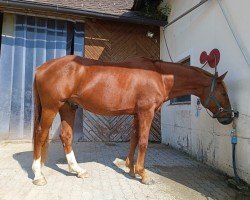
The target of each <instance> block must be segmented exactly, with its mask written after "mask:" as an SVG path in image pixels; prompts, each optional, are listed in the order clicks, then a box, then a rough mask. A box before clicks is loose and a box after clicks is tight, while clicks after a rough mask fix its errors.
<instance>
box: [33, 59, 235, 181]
mask: <svg viewBox="0 0 250 200" xmlns="http://www.w3.org/2000/svg"><path fill="white" fill-rule="evenodd" d="M225 74H226V73H225ZM225 74H224V75H222V76H220V77H218V76H216V75H215V76H214V75H212V74H210V73H208V72H206V71H204V70H202V69H199V68H196V67H191V66H190V67H189V66H188V67H187V66H183V65H181V64H174V63H168V62H163V61H159V60H150V59H147V58H141V57H138V58H133V59H128V60H126V61H125V62H123V63H104V62H100V61H97V60H91V59H86V58H82V57H77V56H65V57H62V58H59V59H55V60H51V61H48V62H46V63H45V64H43V65H42V66H40V67H38V68H37V70H36V73H35V79H34V97H35V117H34V136H33V140H34V141H33V142H34V160H33V164H32V169H33V172H34V174H35V177H34V180H33V183H34V184H36V185H45V184H46V179H45V178H44V176H43V174H42V171H41V166H42V164H43V163H44V160H45V157H46V149H47V146H48V138H49V129H50V127H51V125H52V122H53V120H54V118H55V116H56V114H57V113H58V112H59V114H60V117H61V133H60V138H61V141H62V144H63V147H64V151H65V154H66V158H67V161H68V165H69V169H70V171H72V172H75V173H76V174H77V175H78V177H81V178H84V177H86V176H87V172H86V170H84V169H82V168H81V167H80V166H79V165H78V164H77V162H76V158H75V156H74V152H73V150H72V138H73V124H74V118H75V112H76V105H79V106H81V107H83V108H85V109H87V110H89V111H91V112H93V113H96V114H99V115H108V116H114V115H124V114H129V115H134V124H135V131H134V132H133V133H132V135H131V140H130V149H129V153H128V156H127V158H126V166H127V167H128V168H129V169H130V171H129V174H130V175H131V176H135V174H138V175H140V176H141V178H142V183H144V184H150V183H152V179H151V178H150V177H149V175H148V173H147V172H146V170H145V169H144V161H145V154H146V150H147V146H148V137H149V130H150V127H151V122H152V119H153V117H154V113H155V112H156V111H158V110H159V109H160V108H161V106H162V105H163V103H164V102H166V101H168V100H169V99H172V98H175V97H179V96H183V95H188V94H193V95H196V96H197V97H199V98H200V100H201V103H202V104H203V106H204V107H206V108H207V109H209V110H210V111H211V112H212V113H213V114H214V117H215V118H217V119H218V121H219V122H220V123H222V124H229V123H231V122H232V116H231V114H232V111H231V106H230V102H229V99H228V95H227V91H226V88H225V85H224V83H223V78H224V77H225ZM137 145H138V157H137V161H136V163H135V164H134V161H133V159H134V153H135V149H136V147H137Z"/></svg>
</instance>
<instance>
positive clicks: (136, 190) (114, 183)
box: [0, 142, 245, 200]
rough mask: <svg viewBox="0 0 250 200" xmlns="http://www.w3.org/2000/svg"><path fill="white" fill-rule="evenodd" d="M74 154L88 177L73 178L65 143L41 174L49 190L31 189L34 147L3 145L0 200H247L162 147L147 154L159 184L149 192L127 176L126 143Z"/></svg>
mask: <svg viewBox="0 0 250 200" xmlns="http://www.w3.org/2000/svg"><path fill="white" fill-rule="evenodd" d="M74 149H75V154H76V157H77V160H78V161H79V163H80V165H81V166H82V167H84V168H86V169H87V170H88V172H89V173H90V177H89V178H87V179H84V180H83V179H79V178H77V177H76V176H75V175H74V174H71V173H69V172H68V170H67V164H66V159H65V156H64V153H63V149H62V145H61V143H59V142H53V143H51V144H50V150H49V159H48V163H47V166H46V167H44V168H43V173H44V174H45V177H46V179H47V181H48V184H47V185H46V186H43V187H38V186H35V185H33V184H32V178H33V173H32V171H31V163H32V151H31V150H32V148H31V143H24V142H22V143H2V144H0V199H1V200H5V199H11V200H12V199H18V200H24V199H32V200H34V199H36V200H39V199H53V200H56V199H67V200H68V199H131V200H132V199H168V200H172V199H183V200H189V199H192V200H195V199H218V200H221V199H245V198H241V196H239V195H238V194H237V193H236V192H235V191H234V190H232V189H230V188H228V187H227V184H226V181H225V180H226V178H225V177H224V176H223V175H221V174H218V173H217V172H215V171H213V170H211V169H210V168H208V167H206V166H204V165H202V164H201V163H199V162H197V161H194V160H192V159H191V158H189V157H187V156H185V155H183V154H181V153H180V152H178V151H176V150H173V149H170V148H168V147H166V146H165V145H162V144H150V147H149V150H148V154H147V159H146V166H147V169H148V170H149V172H150V174H151V175H152V177H153V178H154V180H155V182H156V183H155V184H154V185H150V186H147V185H143V184H141V183H140V180H139V178H130V177H129V176H128V174H127V169H126V167H124V165H123V164H124V162H122V161H121V159H123V160H124V158H125V156H126V153H127V150H128V143H76V144H75V145H74ZM114 163H115V164H114Z"/></svg>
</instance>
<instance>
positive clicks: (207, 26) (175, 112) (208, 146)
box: [161, 0, 250, 183]
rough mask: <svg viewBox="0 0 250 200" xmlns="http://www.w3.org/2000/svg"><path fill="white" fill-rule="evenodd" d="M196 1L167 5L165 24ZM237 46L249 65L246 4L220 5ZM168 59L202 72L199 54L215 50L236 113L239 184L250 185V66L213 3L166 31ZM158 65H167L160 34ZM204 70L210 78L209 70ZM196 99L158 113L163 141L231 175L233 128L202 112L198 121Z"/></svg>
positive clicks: (227, 0)
mask: <svg viewBox="0 0 250 200" xmlns="http://www.w3.org/2000/svg"><path fill="white" fill-rule="evenodd" d="M199 2H200V1H199V0H186V1H183V0H168V3H170V4H171V5H172V12H171V15H170V18H169V21H171V20H172V19H174V18H176V17H177V16H179V15H180V14H182V13H183V12H185V11H186V10H188V9H189V8H191V7H192V6H194V5H195V4H197V3H199ZM221 2H222V4H223V6H224V7H225V9H226V12H227V14H228V15H229V17H230V20H231V22H232V25H233V28H234V29H235V31H236V33H237V36H238V37H239V39H240V42H241V43H242V44H243V47H244V48H245V50H246V52H247V54H248V59H249V60H250V26H249V24H250V12H249V8H250V1H249V0H240V1H235V0H222V1H221ZM164 34H165V36H166V38H167V41H168V45H169V49H170V53H171V56H172V57H173V59H174V61H175V62H178V61H179V60H181V59H183V58H185V57H186V56H187V55H190V59H191V65H193V66H201V64H200V62H199V57H200V54H201V52H202V51H204V50H205V51H207V52H210V51H211V50H212V49H213V48H218V49H219V50H220V52H221V61H220V63H219V66H218V71H219V74H222V73H224V72H225V71H228V74H227V76H226V78H225V83H226V85H227V87H228V92H229V97H230V100H231V104H232V106H233V107H234V108H237V110H238V111H239V113H240V117H239V119H238V120H237V129H238V132H237V134H238V144H237V155H236V156H237V165H238V173H239V175H240V177H241V178H242V179H244V180H245V181H247V182H248V183H250V66H248V65H247V63H246V61H245V60H244V57H243V55H242V54H241V52H240V50H239V47H238V46H237V43H236V41H235V39H234V37H233V35H232V33H231V31H230V29H229V27H228V25H227V23H226V20H225V18H224V17H223V15H222V12H221V10H220V8H219V6H218V4H217V1H216V0H210V1H208V2H207V3H205V4H204V5H203V6H201V7H199V8H198V9H197V10H195V11H193V12H192V13H190V14H189V15H187V16H185V17H184V18H183V19H181V20H179V21H178V22H176V23H175V24H173V25H171V26H169V27H168V28H167V29H165V31H164ZM161 59H163V60H166V61H169V56H168V53H167V52H166V46H165V42H164V38H163V29H162V31H161ZM205 69H206V70H208V71H210V72H212V70H211V69H210V68H209V67H206V68H205ZM196 112H197V110H196V97H195V96H192V100H191V104H190V105H169V104H168V103H166V104H165V105H164V107H163V109H162V141H163V142H164V143H169V144H170V145H172V146H174V147H175V148H179V149H182V150H184V151H186V152H188V153H190V154H191V155H193V156H195V157H197V158H198V159H200V160H202V161H204V162H205V163H207V164H209V165H211V166H213V167H215V168H218V169H220V170H222V171H224V172H226V173H228V174H229V175H233V170H232V160H231V138H230V131H231V129H232V126H231V125H228V126H223V125H221V124H219V123H218V122H217V120H214V119H211V118H210V117H209V116H208V114H207V113H206V112H205V110H204V108H202V110H201V111H200V112H199V116H198V117H197V116H196Z"/></svg>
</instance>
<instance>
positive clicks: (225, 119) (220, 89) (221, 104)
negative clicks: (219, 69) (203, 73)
mask: <svg viewBox="0 0 250 200" xmlns="http://www.w3.org/2000/svg"><path fill="white" fill-rule="evenodd" d="M226 74H227V72H226V73H224V74H223V75H221V76H220V77H218V75H217V73H216V74H215V76H213V77H212V80H211V83H210V85H209V86H207V87H205V88H204V89H203V94H202V96H201V103H202V105H203V106H204V107H205V108H207V109H208V110H210V111H211V112H212V113H213V115H210V116H211V117H213V118H217V120H218V121H219V122H220V123H221V124H223V125H227V124H230V123H231V122H232V121H233V116H232V113H233V110H232V109H231V104H230V101H229V98H228V94H227V89H226V86H225V84H224V82H223V79H224V78H225V76H226Z"/></svg>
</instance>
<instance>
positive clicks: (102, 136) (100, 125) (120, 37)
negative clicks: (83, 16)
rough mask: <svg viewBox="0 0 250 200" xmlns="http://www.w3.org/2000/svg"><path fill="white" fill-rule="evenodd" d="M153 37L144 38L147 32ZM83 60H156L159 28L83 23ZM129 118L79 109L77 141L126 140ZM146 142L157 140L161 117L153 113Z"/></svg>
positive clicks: (131, 118)
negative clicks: (134, 57) (107, 115)
mask: <svg viewBox="0 0 250 200" xmlns="http://www.w3.org/2000/svg"><path fill="white" fill-rule="evenodd" d="M148 30H150V31H152V32H154V33H155V38H154V39H150V38H148V37H146V33H147V31H148ZM85 37H86V38H85V57H87V58H92V59H99V60H102V61H109V62H120V61H123V60H125V59H126V58H128V57H133V56H145V57H149V58H154V59H159V56H160V45H159V28H158V27H149V26H141V25H132V24H127V23H118V22H106V21H99V20H96V21H92V20H88V21H86V25H85ZM132 129H133V116H128V115H123V116H116V117H105V116H100V115H95V114H93V113H90V112H88V111H86V110H83V135H82V136H81V137H80V139H79V141H129V139H130V133H131V131H132ZM150 141H157V142H159V141H161V115H160V112H158V113H156V115H155V118H154V120H153V123H152V127H151V130H150Z"/></svg>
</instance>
